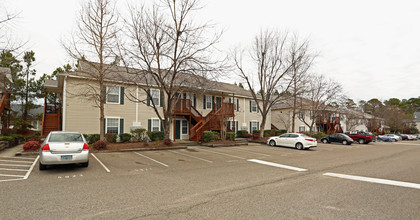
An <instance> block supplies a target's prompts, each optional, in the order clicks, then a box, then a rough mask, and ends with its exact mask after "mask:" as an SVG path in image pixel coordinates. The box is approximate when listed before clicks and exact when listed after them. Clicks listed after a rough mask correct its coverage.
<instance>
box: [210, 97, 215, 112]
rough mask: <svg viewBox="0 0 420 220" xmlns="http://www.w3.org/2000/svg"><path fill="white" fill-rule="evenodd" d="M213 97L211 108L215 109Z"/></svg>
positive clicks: (212, 98)
mask: <svg viewBox="0 0 420 220" xmlns="http://www.w3.org/2000/svg"><path fill="white" fill-rule="evenodd" d="M214 106H215V103H214V96H212V97H211V108H212V109H215V107H214Z"/></svg>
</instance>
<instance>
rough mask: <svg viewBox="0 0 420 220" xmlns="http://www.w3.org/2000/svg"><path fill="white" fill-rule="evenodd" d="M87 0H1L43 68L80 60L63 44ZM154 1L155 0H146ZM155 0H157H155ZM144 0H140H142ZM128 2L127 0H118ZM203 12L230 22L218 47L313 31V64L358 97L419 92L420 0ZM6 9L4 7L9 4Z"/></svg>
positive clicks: (225, 3) (209, 3) (234, 0)
mask: <svg viewBox="0 0 420 220" xmlns="http://www.w3.org/2000/svg"><path fill="white" fill-rule="evenodd" d="M85 1H87V0H41V1H40V0H38V1H34V0H0V3H2V4H4V5H5V6H6V7H7V8H8V10H9V11H13V10H14V11H20V12H21V14H20V18H19V20H17V21H16V22H15V27H14V28H13V34H17V35H18V36H19V38H20V39H22V40H28V41H29V43H28V44H27V45H26V47H27V49H29V50H33V51H34V52H35V55H36V59H37V60H36V64H35V69H37V71H38V73H40V74H42V73H51V72H52V71H53V70H55V69H56V68H57V67H59V66H62V65H63V64H66V63H69V62H70V63H73V62H74V61H72V60H71V59H70V58H69V57H68V56H67V55H66V53H65V51H64V49H63V48H62V47H61V45H60V39H62V38H65V37H66V35H68V34H69V33H70V31H71V29H73V28H74V27H75V20H76V17H77V14H78V9H79V8H80V4H81V3H82V2H85ZM147 1H149V0H147ZM150 1H151V0H150ZM138 2H141V1H138ZM118 3H119V5H121V7H124V6H125V0H118ZM203 3H204V5H205V7H204V8H203V9H202V11H201V12H200V14H199V15H198V16H199V17H198V16H197V17H198V19H200V20H210V21H212V22H213V23H216V24H217V25H218V28H219V29H224V30H225V32H224V35H223V38H222V41H221V42H220V45H219V48H221V49H223V50H225V51H228V50H229V49H233V48H234V47H235V46H239V45H241V46H247V45H250V44H251V42H252V40H253V38H254V36H255V35H256V34H257V33H258V32H259V31H260V30H261V29H267V28H276V29H278V30H288V31H291V32H295V33H298V34H299V35H300V36H301V37H302V38H308V39H309V40H310V42H311V47H312V49H313V50H316V51H317V52H318V53H319V54H320V55H319V57H318V58H317V59H316V66H315V67H314V71H315V72H316V73H319V74H324V75H326V76H328V77H331V78H333V79H334V80H336V81H338V82H340V83H341V84H342V85H343V87H344V90H345V92H346V94H347V95H348V96H349V97H350V98H353V99H355V100H356V101H358V100H360V99H364V100H369V99H371V98H379V99H380V100H384V99H389V98H400V99H403V98H411V97H419V96H420V1H418V0H400V1H387V0H382V1H381V0H352V1H336V0H335V1H334V0H316V1H314V0H258V1H255V0H253V1H249V0H242V1H240V0H206V1H203ZM2 13H3V11H2Z"/></svg>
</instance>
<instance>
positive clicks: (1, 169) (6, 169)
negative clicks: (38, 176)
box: [0, 168, 29, 172]
mask: <svg viewBox="0 0 420 220" xmlns="http://www.w3.org/2000/svg"><path fill="white" fill-rule="evenodd" d="M0 170H7V171H23V172H26V171H29V170H22V169H9V168H0Z"/></svg>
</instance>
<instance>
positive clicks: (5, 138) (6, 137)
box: [0, 136, 14, 142]
mask: <svg viewBox="0 0 420 220" xmlns="http://www.w3.org/2000/svg"><path fill="white" fill-rule="evenodd" d="M13 139H14V138H13V137H11V136H0V141H8V142H12V141H13Z"/></svg>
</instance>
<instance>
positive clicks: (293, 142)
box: [287, 134, 299, 147]
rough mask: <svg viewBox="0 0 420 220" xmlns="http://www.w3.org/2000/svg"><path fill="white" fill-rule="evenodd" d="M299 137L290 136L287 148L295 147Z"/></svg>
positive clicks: (295, 135)
mask: <svg viewBox="0 0 420 220" xmlns="http://www.w3.org/2000/svg"><path fill="white" fill-rule="evenodd" d="M298 137H299V135H297V134H290V137H289V138H288V142H287V144H288V145H287V146H288V147H295V145H296V143H297V141H298V140H297V139H298Z"/></svg>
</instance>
